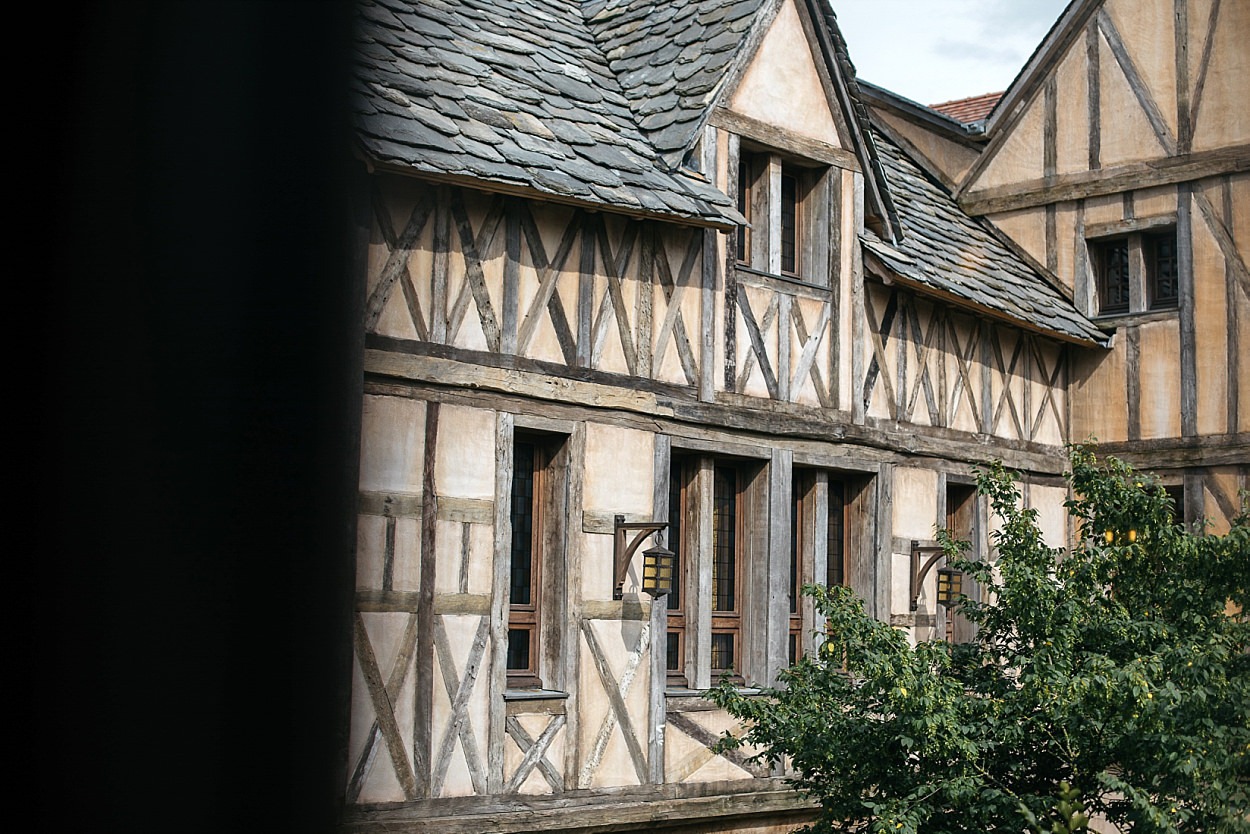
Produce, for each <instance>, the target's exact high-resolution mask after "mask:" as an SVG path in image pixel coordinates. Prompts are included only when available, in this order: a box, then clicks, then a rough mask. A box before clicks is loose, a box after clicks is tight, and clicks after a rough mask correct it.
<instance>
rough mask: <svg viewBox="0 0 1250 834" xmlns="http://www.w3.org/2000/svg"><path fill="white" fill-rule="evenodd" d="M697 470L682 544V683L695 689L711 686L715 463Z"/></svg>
mask: <svg viewBox="0 0 1250 834" xmlns="http://www.w3.org/2000/svg"><path fill="white" fill-rule="evenodd" d="M698 466H699V468H698V471H697V472H696V473H695V477H694V478H693V480H692V484H693V486H694V500H693V501H691V502H690V503H691V504H692V505H693V507H694V513H693V517H692V518H691V521H693V522H694V523H693V524H692V525H691V526H692V527H694V530H693V531H692V533H693V535H691V536H688V537H687V541H686V542H684V543H689V544H692V545H693V547H691V548H689V553H690V560H691V562H692V564H691V566H690V567H691V568H692V570H693V573H694V576H695V582H694V586H695V588H694V590H695V592H694V594H687V595H686V680H688V681H690V685H691V686H692V687H694V688H695V689H707V688H708V687H710V686H711V685H712V672H711V668H712V642H711V634H712V510H713V507H712V504H713V502H712V497H713V495H712V491H713V488H714V481H715V475H716V473H715V468H716V463H715V461H714V460H713V459H712V458H710V457H700V458H699V463H698Z"/></svg>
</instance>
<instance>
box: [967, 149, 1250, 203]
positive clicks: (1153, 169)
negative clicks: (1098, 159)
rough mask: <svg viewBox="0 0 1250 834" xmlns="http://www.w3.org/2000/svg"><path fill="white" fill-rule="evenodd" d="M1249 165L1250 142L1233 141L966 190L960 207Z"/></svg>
mask: <svg viewBox="0 0 1250 834" xmlns="http://www.w3.org/2000/svg"><path fill="white" fill-rule="evenodd" d="M1247 170H1250V145H1234V146H1232V147H1228V148H1219V149H1217V150H1213V151H1200V152H1198V153H1191V154H1183V155H1180V156H1171V157H1165V158H1162V159H1152V160H1147V161H1145V162H1133V163H1130V164H1128V165H1118V166H1116V167H1113V168H1101V169H1098V170H1095V171H1079V172H1076V173H1071V174H1059V175H1057V176H1054V177H1043V178H1040V179H1033V180H1026V181H1025V182H1018V183H1009V184H1007V185H999V186H995V187H993V188H985V189H980V190H972V191H965V192H963V193H961V194H959V206H960V208H962V209H963V210H964V211H966V212H968V213H969V214H971V215H974V216H975V215H982V214H998V213H999V212H1004V211H1015V210H1016V209H1023V208H1032V207H1034V206H1043V205H1047V204H1050V203H1061V202H1064V201H1067V200H1079V199H1082V198H1085V197H1096V196H1099V195H1103V194H1118V193H1120V192H1122V191H1132V190H1134V189H1138V188H1149V187H1151V186H1156V185H1171V184H1173V183H1178V182H1187V181H1189V180H1198V179H1202V178H1203V177H1211V176H1217V175H1222V174H1231V173H1235V172H1238V171H1247Z"/></svg>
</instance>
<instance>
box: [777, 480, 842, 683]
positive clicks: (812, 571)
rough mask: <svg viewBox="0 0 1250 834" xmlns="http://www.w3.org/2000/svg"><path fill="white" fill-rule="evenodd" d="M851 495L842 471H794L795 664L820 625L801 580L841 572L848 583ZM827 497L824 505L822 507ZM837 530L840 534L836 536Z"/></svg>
mask: <svg viewBox="0 0 1250 834" xmlns="http://www.w3.org/2000/svg"><path fill="white" fill-rule="evenodd" d="M846 495H847V486H846V481H845V479H844V477H843V476H842V474H841V473H838V472H834V471H830V470H825V469H820V468H796V469H795V470H794V471H793V474H792V479H791V513H792V516H791V543H790V594H791V600H792V602H791V607H790V620H789V632H790V634H789V640H790V647H789V652H788V654H789V659H790V664H791V665H793V664H794V663H795V661H797V660H798V659H799V658H800V657H801V656H802V655H803V652H804V651H806V650H807V649H809V648H810V645H809V643H810V641H808V640H804V639H803V638H804V635H805V634H807V633H810V632H811V631H812V630H814V629H815V628H817V627H818V625H817V622H816V619H817V615H816V611H815V609H814V607H813V606H812V605H811V603H810V602H809V603H806V604H805V603H804V601H803V599H802V597H801V595H800V593H799V589H800V588H801V586H802V585H803V584H805V583H817V582H820V583H823V584H825V585H828V584H829V583H830V580H831V579H832V578H835V577H836V578H837V582H836V583H835V584H837V585H846V584H848V578H849V577H848V574H849V564H848V559H849V553H850V547H849V532H850V531H849V528H848V524H847V512H848V503H847V500H846ZM822 499H823V501H824V506H823V507H820V506H818V503H819V502H820V501H821V500H822ZM822 519H823V521H824V523H823V525H822V524H821V520H822ZM835 530H836V539H835V538H833V537H832V536H833V534H834V533H835ZM822 556H823V558H822ZM822 565H823V567H822ZM835 565H836V568H835Z"/></svg>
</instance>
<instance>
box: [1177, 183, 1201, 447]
mask: <svg viewBox="0 0 1250 834" xmlns="http://www.w3.org/2000/svg"><path fill="white" fill-rule="evenodd" d="M1191 193H1192V192H1191V186H1190V185H1189V184H1188V183H1182V184H1181V185H1179V186H1178V187H1177V189H1176V260H1177V272H1178V273H1179V276H1178V278H1179V281H1178V283H1179V285H1180V286H1179V295H1180V299H1179V306H1180V335H1181V345H1180V362H1181V369H1180V370H1181V403H1180V405H1181V434H1182V435H1184V436H1185V437H1192V436H1194V435H1196V434H1197V433H1198V358H1197V336H1196V322H1195V319H1196V312H1195V309H1194V308H1195V300H1194V238H1193V222H1192V213H1191V203H1192V200H1191Z"/></svg>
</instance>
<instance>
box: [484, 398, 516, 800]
mask: <svg viewBox="0 0 1250 834" xmlns="http://www.w3.org/2000/svg"><path fill="white" fill-rule="evenodd" d="M513 426H514V421H513V416H512V415H511V414H507V413H504V412H500V413H498V414H497V415H496V416H495V506H494V530H495V547H494V551H493V562H492V570H491V589H490V613H491V617H490V667H489V679H488V680H489V691H490V707H489V710H490V712H489V716H490V724H489V731H488V733H489V734H488V736H487V741H486V790H487V792H488V793H492V794H496V793H499V792H501V791H502V790H503V786H504V784H505V779H504V772H503V762H504V755H503V748H504V725H505V722H506V721H507V705H506V704H505V702H504V692H505V691H506V690H507V688H508V670H507V656H508V575H509V572H510V569H511V559H512V515H511V510H512V449H513Z"/></svg>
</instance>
